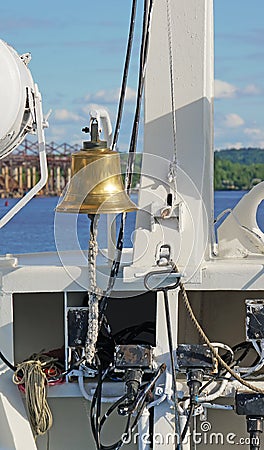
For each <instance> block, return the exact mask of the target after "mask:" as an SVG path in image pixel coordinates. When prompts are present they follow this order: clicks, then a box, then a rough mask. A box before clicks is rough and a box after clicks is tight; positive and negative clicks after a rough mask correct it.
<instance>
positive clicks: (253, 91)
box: [242, 84, 261, 95]
mask: <svg viewBox="0 0 264 450" xmlns="http://www.w3.org/2000/svg"><path fill="white" fill-rule="evenodd" d="M242 93H243V94H246V95H258V94H260V93H261V89H260V88H259V87H258V86H256V85H255V84H248V85H247V86H246V87H245V88H244V89H243V90H242Z"/></svg>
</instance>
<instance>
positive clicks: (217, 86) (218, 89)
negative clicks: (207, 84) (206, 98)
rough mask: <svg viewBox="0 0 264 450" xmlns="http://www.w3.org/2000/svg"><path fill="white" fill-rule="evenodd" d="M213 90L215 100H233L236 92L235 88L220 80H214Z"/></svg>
mask: <svg viewBox="0 0 264 450" xmlns="http://www.w3.org/2000/svg"><path fill="white" fill-rule="evenodd" d="M214 90H215V92H214V96H215V98H233V97H235V95H236V92H237V88H236V86H234V85H233V84H230V83H227V82H226V81H222V80H215V83H214Z"/></svg>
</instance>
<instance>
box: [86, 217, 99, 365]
mask: <svg viewBox="0 0 264 450" xmlns="http://www.w3.org/2000/svg"><path fill="white" fill-rule="evenodd" d="M88 217H89V219H90V220H91V225H90V239H89V248H88V277H89V285H90V292H88V329H87V334H86V339H85V347H84V352H85V359H86V362H87V363H88V364H92V362H93V359H94V355H95V352H96V342H97V338H98V333H99V325H98V321H99V300H100V298H101V295H100V289H99V288H97V286H96V257H97V254H98V244H97V231H98V221H99V215H95V214H89V215H88Z"/></svg>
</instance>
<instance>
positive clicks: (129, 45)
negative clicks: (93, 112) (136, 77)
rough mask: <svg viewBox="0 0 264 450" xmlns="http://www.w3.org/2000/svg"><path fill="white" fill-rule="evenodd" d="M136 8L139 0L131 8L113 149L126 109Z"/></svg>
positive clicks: (135, 0)
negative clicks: (125, 102)
mask: <svg viewBox="0 0 264 450" xmlns="http://www.w3.org/2000/svg"><path fill="white" fill-rule="evenodd" d="M136 10H137V0H133V2H132V9H131V17H130V26H129V35H128V42H127V51H126V58H125V64H124V71H123V78H122V86H121V91H120V98H119V105H118V113H117V119H116V125H115V131H114V137H113V142H112V149H113V150H115V147H116V144H117V141H118V137H119V131H120V125H121V120H122V114H123V109H124V101H125V95H126V87H127V77H128V70H129V65H130V59H131V50H132V44H133V37H134V29H135V18H136Z"/></svg>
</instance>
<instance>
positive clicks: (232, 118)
mask: <svg viewBox="0 0 264 450" xmlns="http://www.w3.org/2000/svg"><path fill="white" fill-rule="evenodd" d="M244 123H245V121H244V119H242V117H240V116H239V115H238V114H235V113H230V114H227V115H226V116H225V120H224V125H225V126H226V127H228V128H236V127H240V126H241V125H244Z"/></svg>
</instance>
